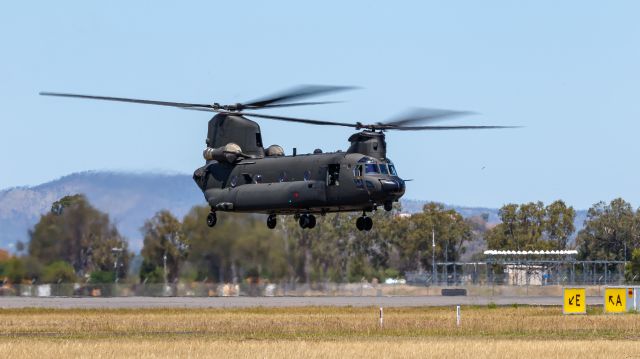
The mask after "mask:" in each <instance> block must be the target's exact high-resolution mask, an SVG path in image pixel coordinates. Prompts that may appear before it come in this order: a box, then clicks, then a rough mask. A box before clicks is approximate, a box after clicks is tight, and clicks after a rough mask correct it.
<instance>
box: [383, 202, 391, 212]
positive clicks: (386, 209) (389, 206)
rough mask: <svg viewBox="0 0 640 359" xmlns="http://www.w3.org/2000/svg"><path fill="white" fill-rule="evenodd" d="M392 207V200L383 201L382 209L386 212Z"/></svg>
mask: <svg viewBox="0 0 640 359" xmlns="http://www.w3.org/2000/svg"><path fill="white" fill-rule="evenodd" d="M392 209H393V202H385V203H384V210H385V211H387V212H390V211H391V210H392Z"/></svg>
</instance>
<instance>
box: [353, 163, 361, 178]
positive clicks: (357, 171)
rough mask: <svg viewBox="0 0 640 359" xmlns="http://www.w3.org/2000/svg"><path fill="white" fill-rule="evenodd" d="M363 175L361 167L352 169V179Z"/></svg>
mask: <svg viewBox="0 0 640 359" xmlns="http://www.w3.org/2000/svg"><path fill="white" fill-rule="evenodd" d="M363 174H364V172H363V168H362V165H358V166H356V167H355V168H354V169H353V176H354V177H356V178H357V177H362V175H363Z"/></svg>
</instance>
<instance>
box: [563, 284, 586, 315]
mask: <svg viewBox="0 0 640 359" xmlns="http://www.w3.org/2000/svg"><path fill="white" fill-rule="evenodd" d="M562 300H563V303H562V313H564V314H586V313H587V293H586V290H585V289H584V288H564V290H563V299H562Z"/></svg>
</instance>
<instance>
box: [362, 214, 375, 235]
mask: <svg viewBox="0 0 640 359" xmlns="http://www.w3.org/2000/svg"><path fill="white" fill-rule="evenodd" d="M363 219H364V230H365V231H367V232H368V231H370V230H371V228H373V219H371V217H363Z"/></svg>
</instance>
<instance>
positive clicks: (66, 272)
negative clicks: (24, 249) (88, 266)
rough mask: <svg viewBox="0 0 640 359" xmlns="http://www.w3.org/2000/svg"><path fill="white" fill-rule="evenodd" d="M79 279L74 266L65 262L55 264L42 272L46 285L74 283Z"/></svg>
mask: <svg viewBox="0 0 640 359" xmlns="http://www.w3.org/2000/svg"><path fill="white" fill-rule="evenodd" d="M77 279H78V278H77V277H76V273H75V270H74V269H73V266H72V265H71V264H69V263H67V262H65V261H57V262H53V263H51V264H49V265H48V266H46V267H45V268H44V270H43V272H42V281H43V282H44V283H74V282H76V281H77Z"/></svg>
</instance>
